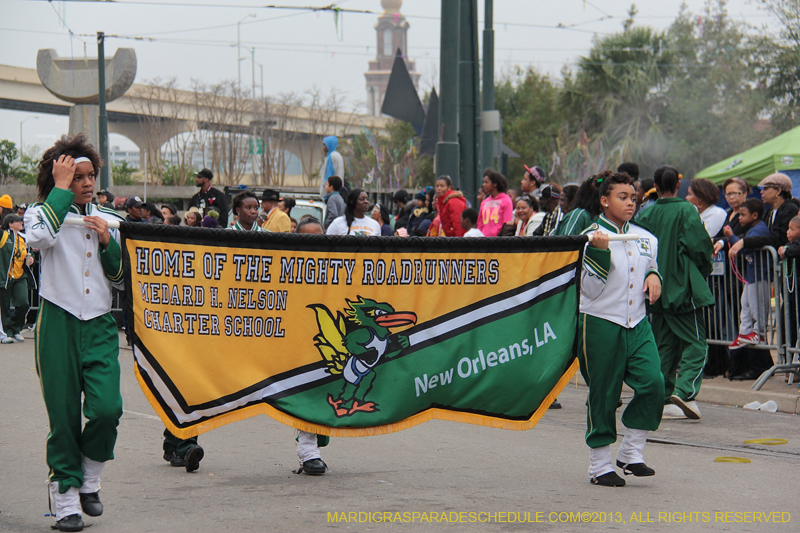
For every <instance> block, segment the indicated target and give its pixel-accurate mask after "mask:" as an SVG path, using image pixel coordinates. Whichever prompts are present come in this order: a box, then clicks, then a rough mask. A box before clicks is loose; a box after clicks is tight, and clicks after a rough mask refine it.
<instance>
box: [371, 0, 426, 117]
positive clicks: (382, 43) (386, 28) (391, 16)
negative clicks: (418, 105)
mask: <svg viewBox="0 0 800 533" xmlns="http://www.w3.org/2000/svg"><path fill="white" fill-rule="evenodd" d="M381 5H382V6H383V13H381V16H380V17H378V23H377V24H375V33H376V44H377V55H376V58H375V59H374V60H372V61H370V62H369V70H368V71H367V72H365V73H364V77H365V78H367V113H369V114H370V115H373V116H379V115H380V114H381V106H382V105H383V95H384V93H385V92H386V86H387V85H388V84H389V75H390V74H391V73H392V64H394V56H395V54H396V53H397V50H398V49H399V50H400V53H401V54H402V56H403V59H404V60H405V62H406V68H408V73H409V74H411V79H412V80H413V82H414V87H417V84H418V83H419V76H420V75H419V72H416V65H415V64H414V62H413V61H410V60H409V59H408V41H407V35H408V28H409V24H408V22H407V21H406V18H405V17H404V16H403V15H402V14H401V13H400V7H401V6H402V5H403V0H381Z"/></svg>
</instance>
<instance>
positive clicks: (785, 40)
mask: <svg viewBox="0 0 800 533" xmlns="http://www.w3.org/2000/svg"><path fill="white" fill-rule="evenodd" d="M760 2H761V3H762V4H764V5H767V6H768V7H769V8H770V9H771V10H772V12H773V13H776V14H777V16H778V19H779V20H781V21H782V22H783V24H784V25H785V26H786V28H785V29H784V31H783V32H782V34H781V35H782V37H781V39H782V40H781V42H780V43H777V44H776V42H775V41H774V40H770V39H769V38H767V36H759V35H757V34H756V33H755V32H754V31H753V30H752V29H751V28H749V27H748V26H746V25H745V24H743V23H737V22H735V21H733V20H732V19H731V18H730V17H729V16H728V14H727V11H726V4H725V1H724V0H708V1H707V3H706V5H705V8H704V10H703V12H702V13H700V14H699V15H698V14H696V13H690V12H689V11H688V10H687V9H686V8H685V7H683V8H682V9H681V11H680V12H679V13H678V15H677V17H676V19H675V21H674V22H673V24H672V25H671V26H670V28H669V29H668V30H667V31H665V32H658V31H655V30H653V29H651V28H647V27H639V26H636V25H635V24H634V16H635V14H636V10H635V7H632V8H631V10H630V11H629V13H628V14H629V18H628V19H627V20H625V22H624V25H623V31H621V32H618V33H615V34H612V35H608V36H605V37H602V38H598V39H597V40H596V41H595V42H594V44H593V46H592V49H591V50H590V51H589V53H588V54H587V55H586V56H585V57H582V58H581V59H580V60H579V62H578V65H577V67H576V69H575V71H574V72H571V71H569V70H566V69H565V70H564V71H563V84H561V85H560V86H558V85H556V84H554V83H552V82H550V81H549V80H547V78H546V77H544V76H541V75H538V74H536V73H535V72H534V71H528V73H527V75H526V76H525V77H524V78H522V77H521V76H519V77H518V79H516V80H515V79H513V78H512V79H510V80H509V79H506V80H502V81H501V82H500V83H499V84H498V86H497V89H496V94H497V108H498V109H499V110H500V112H501V114H502V116H503V117H504V124H503V140H504V142H505V143H506V144H508V145H509V146H510V147H511V148H513V149H514V150H515V151H517V152H519V153H521V154H522V155H523V159H522V161H520V160H512V161H513V163H512V166H511V168H512V171H511V172H510V173H511V175H512V176H515V177H516V176H517V175H519V174H520V173H521V165H522V163H523V162H525V163H528V164H530V163H529V162H533V163H535V164H538V165H540V166H541V167H543V168H545V169H547V170H548V172H549V173H551V174H552V176H551V178H553V179H555V180H556V181H560V182H562V183H564V182H568V181H581V180H583V179H584V178H585V177H587V176H588V175H590V174H593V173H595V172H597V171H599V170H603V169H614V168H616V166H618V165H619V163H620V162H621V161H622V160H628V161H635V162H637V163H638V164H639V166H640V168H641V170H642V175H652V172H653V171H654V170H655V168H657V167H659V166H661V165H663V164H666V163H669V164H672V165H675V166H676V167H678V168H679V169H680V170H681V171H682V172H683V173H684V175H687V176H692V175H694V174H695V173H696V172H698V171H699V170H701V169H703V168H705V167H706V166H708V165H711V164H713V163H715V162H717V161H719V160H721V159H724V158H725V157H729V156H730V155H733V154H735V153H737V152H740V151H742V150H745V149H747V148H750V147H752V146H754V145H756V144H758V143H759V142H762V141H763V140H764V139H765V138H766V137H768V136H771V135H774V134H775V133H778V132H780V131H782V130H783V129H785V128H787V127H789V126H791V125H794V124H795V123H796V122H798V121H800V112H799V111H800V81H798V80H800V0H760ZM779 9H782V10H783V11H779ZM773 60H774V61H775V62H776V63H775V64H782V65H784V66H785V68H784V71H783V72H779V70H780V69H778V68H777V67H775V66H774V65H773V64H772V63H771V62H772V61H773ZM780 61H784V63H780ZM793 68H796V69H797V70H792V69H793ZM520 80H522V81H520ZM770 112H771V114H772V120H773V123H774V125H775V126H776V129H777V130H778V131H775V129H770V128H768V127H764V124H763V123H759V119H760V118H764V117H767V116H769V114H770ZM512 181H516V179H512Z"/></svg>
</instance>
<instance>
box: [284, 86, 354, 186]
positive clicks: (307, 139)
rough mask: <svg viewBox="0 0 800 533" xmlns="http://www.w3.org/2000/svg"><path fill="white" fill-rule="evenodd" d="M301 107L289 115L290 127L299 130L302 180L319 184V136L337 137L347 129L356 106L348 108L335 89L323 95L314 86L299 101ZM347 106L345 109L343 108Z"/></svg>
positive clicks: (320, 148)
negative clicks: (291, 119)
mask: <svg viewBox="0 0 800 533" xmlns="http://www.w3.org/2000/svg"><path fill="white" fill-rule="evenodd" d="M301 103H302V106H303V108H302V109H300V108H298V109H297V111H296V112H295V113H293V114H292V118H293V124H291V126H293V130H294V131H295V132H298V133H300V132H302V134H303V141H304V142H298V143H297V151H298V154H299V156H300V161H301V163H302V164H303V183H304V185H306V186H314V185H318V183H317V172H318V169H319V163H321V161H322V157H321V156H322V139H323V138H324V137H326V136H328V135H336V134H337V129H336V128H337V126H339V132H338V133H339V136H343V135H345V134H346V132H347V128H348V127H349V126H352V125H353V124H354V123H355V120H356V117H357V115H356V112H355V111H356V107H355V106H350V108H348V102H347V100H346V99H345V98H344V97H343V96H342V95H340V92H339V91H337V90H336V89H331V92H330V94H329V95H328V96H327V97H325V96H324V95H323V94H322V91H321V90H320V89H319V88H317V87H315V88H313V89H312V90H310V91H307V92H306V94H305V97H304V98H303V99H302V101H301ZM346 108H348V109H346Z"/></svg>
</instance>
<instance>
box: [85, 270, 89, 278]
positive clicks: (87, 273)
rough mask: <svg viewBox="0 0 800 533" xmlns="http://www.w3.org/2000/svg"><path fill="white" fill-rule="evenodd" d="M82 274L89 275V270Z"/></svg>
mask: <svg viewBox="0 0 800 533" xmlns="http://www.w3.org/2000/svg"><path fill="white" fill-rule="evenodd" d="M84 274H85V275H86V277H87V278H88V277H89V271H88V270H87V271H86V272H85V273H84Z"/></svg>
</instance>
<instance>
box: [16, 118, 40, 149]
mask: <svg viewBox="0 0 800 533" xmlns="http://www.w3.org/2000/svg"><path fill="white" fill-rule="evenodd" d="M32 118H35V119H37V120H38V119H39V117H38V116H37V115H34V116H32V117H28V118H26V119H25V120H23V121H22V122H20V123H19V158H20V159H22V152H23V148H24V146H23V144H22V125H23V124H25V123H26V122H27V121H29V120H30V119H32Z"/></svg>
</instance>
